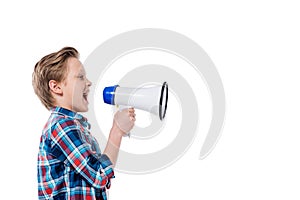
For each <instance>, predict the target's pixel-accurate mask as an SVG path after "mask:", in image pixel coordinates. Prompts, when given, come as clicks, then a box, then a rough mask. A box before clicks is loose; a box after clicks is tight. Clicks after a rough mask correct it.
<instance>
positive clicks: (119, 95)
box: [103, 82, 168, 120]
mask: <svg viewBox="0 0 300 200" xmlns="http://www.w3.org/2000/svg"><path fill="white" fill-rule="evenodd" d="M103 100H104V102H105V103H107V104H110V105H117V106H127V107H133V108H137V109H141V110H144V111H148V112H150V113H153V114H155V115H158V116H159V118H160V120H163V119H164V118H165V115H166V111H167V104H168V84H167V82H164V83H163V84H162V85H161V86H153V87H140V88H128V87H120V86H119V85H115V86H109V87H105V88H104V90H103Z"/></svg>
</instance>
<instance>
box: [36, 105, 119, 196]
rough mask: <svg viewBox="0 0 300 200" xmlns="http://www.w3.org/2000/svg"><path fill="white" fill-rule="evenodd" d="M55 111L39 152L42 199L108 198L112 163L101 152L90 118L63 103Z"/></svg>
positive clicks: (39, 191)
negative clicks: (89, 121) (107, 192)
mask: <svg viewBox="0 0 300 200" xmlns="http://www.w3.org/2000/svg"><path fill="white" fill-rule="evenodd" d="M51 111H52V113H51V116H50V118H49V120H48V122H47V123H46V125H45V127H44V130H43V134H42V136H41V141H40V147H39V154H38V164H37V168H38V196H39V199H53V200H58V199H63V200H65V199H70V200H73V199H86V200H87V199H91V200H93V199H107V196H106V191H105V190H106V189H108V188H109V187H110V179H111V178H114V171H113V169H112V163H111V161H110V160H109V158H108V157H107V156H106V155H105V154H101V152H100V149H99V145H98V143H97V141H96V139H95V138H94V137H93V136H92V135H91V134H90V132H89V129H90V124H89V123H88V122H87V119H86V118H85V117H83V116H82V115H80V114H78V113H75V112H72V111H70V110H67V109H64V108H61V107H55V108H53V109H52V110H51Z"/></svg>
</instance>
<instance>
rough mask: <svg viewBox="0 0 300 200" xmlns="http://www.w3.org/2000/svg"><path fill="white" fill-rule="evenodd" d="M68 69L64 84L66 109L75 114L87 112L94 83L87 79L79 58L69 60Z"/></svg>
mask: <svg viewBox="0 0 300 200" xmlns="http://www.w3.org/2000/svg"><path fill="white" fill-rule="evenodd" d="M67 67H68V69H67V77H66V79H65V81H64V84H62V92H63V104H64V107H67V109H70V110H72V111H75V112H86V111H88V99H87V98H88V93H89V87H90V86H91V85H92V83H91V82H90V81H89V80H88V79H87V78H86V73H85V70H84V68H83V65H82V64H81V62H80V61H79V60H78V59H77V58H73V57H71V58H69V59H68V62H67Z"/></svg>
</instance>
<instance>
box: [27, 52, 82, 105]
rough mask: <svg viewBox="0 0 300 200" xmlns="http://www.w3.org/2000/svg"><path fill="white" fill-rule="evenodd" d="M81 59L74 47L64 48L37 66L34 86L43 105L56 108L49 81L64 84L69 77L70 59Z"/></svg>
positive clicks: (33, 75)
mask: <svg viewBox="0 0 300 200" xmlns="http://www.w3.org/2000/svg"><path fill="white" fill-rule="evenodd" d="M71 57H75V58H78V57H79V53H78V51H77V50H76V49H75V48H73V47H64V48H62V49H61V50H59V51H58V52H54V53H51V54H49V55H46V56H44V57H43V58H42V59H41V60H40V61H38V62H37V63H36V64H35V67H34V71H33V73H32V86H33V89H34V92H35V94H36V95H37V96H38V97H39V99H40V100H41V102H42V104H43V105H44V106H45V107H46V108H47V109H48V110H50V109H51V108H52V107H54V103H55V99H54V97H53V96H52V94H51V92H50V87H49V81H50V80H55V81H57V82H59V83H60V82H62V81H64V80H65V78H66V75H67V66H66V65H67V61H68V58H71Z"/></svg>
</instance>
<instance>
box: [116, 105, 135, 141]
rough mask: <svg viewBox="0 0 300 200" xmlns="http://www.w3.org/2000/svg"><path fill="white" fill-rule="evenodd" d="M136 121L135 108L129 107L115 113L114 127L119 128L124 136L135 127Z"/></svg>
mask: <svg viewBox="0 0 300 200" xmlns="http://www.w3.org/2000/svg"><path fill="white" fill-rule="evenodd" d="M134 122H135V113H134V108H128V109H124V110H121V111H117V112H116V113H115V116H114V123H113V127H114V128H118V129H119V130H120V132H121V134H122V136H124V135H125V134H126V133H129V132H130V130H131V129H132V128H133V126H134Z"/></svg>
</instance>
